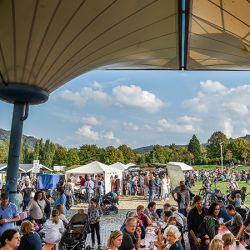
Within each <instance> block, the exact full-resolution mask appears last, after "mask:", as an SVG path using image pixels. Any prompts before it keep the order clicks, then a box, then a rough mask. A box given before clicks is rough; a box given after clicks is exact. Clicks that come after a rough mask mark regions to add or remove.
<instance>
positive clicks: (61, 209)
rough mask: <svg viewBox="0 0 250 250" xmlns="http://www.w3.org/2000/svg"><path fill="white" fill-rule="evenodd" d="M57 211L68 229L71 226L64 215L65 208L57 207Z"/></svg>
mask: <svg viewBox="0 0 250 250" xmlns="http://www.w3.org/2000/svg"><path fill="white" fill-rule="evenodd" d="M56 209H57V210H58V212H59V219H60V220H62V222H63V225H64V226H65V227H66V226H67V225H68V224H69V221H68V220H67V218H66V217H65V215H64V211H63V206H62V204H60V205H57V206H56Z"/></svg>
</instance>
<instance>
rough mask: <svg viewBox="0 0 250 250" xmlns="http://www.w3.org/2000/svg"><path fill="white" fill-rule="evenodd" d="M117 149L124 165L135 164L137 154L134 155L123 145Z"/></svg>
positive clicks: (130, 149) (131, 150)
mask: <svg viewBox="0 0 250 250" xmlns="http://www.w3.org/2000/svg"><path fill="white" fill-rule="evenodd" d="M118 149H119V150H120V151H121V152H122V154H123V158H124V163H125V164H126V163H130V162H133V163H136V160H137V157H138V156H137V154H136V153H135V151H134V150H133V149H132V148H130V147H128V146H127V145H125V144H123V145H121V146H119V147H118Z"/></svg>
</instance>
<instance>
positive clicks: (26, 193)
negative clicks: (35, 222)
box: [21, 180, 32, 211]
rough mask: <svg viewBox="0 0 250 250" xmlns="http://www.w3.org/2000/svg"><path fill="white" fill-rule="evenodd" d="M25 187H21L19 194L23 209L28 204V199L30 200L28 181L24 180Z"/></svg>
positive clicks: (30, 189) (30, 190)
mask: <svg viewBox="0 0 250 250" xmlns="http://www.w3.org/2000/svg"><path fill="white" fill-rule="evenodd" d="M24 185H25V187H24V188H23V189H22V191H21V194H22V195H23V211H24V210H25V209H26V207H27V206H28V204H29V202H30V200H31V192H32V188H31V187H30V184H29V181H27V180H26V181H25V184H24Z"/></svg>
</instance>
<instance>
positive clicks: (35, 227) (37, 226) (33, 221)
mask: <svg viewBox="0 0 250 250" xmlns="http://www.w3.org/2000/svg"><path fill="white" fill-rule="evenodd" d="M30 222H31V223H32V225H33V227H34V229H35V231H36V232H38V231H39V230H40V226H39V225H38V224H37V223H36V221H35V220H34V219H32V220H31V221H30Z"/></svg>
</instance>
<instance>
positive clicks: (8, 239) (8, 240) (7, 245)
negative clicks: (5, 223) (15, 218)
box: [0, 229, 20, 250]
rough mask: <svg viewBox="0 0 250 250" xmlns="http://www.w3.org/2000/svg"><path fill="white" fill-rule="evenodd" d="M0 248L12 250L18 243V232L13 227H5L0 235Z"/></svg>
mask: <svg viewBox="0 0 250 250" xmlns="http://www.w3.org/2000/svg"><path fill="white" fill-rule="evenodd" d="M1 243H2V247H1V248H0V250H14V249H16V248H17V247H18V246H19V245H20V234H19V233H18V231H17V230H15V229H7V230H6V231H4V233H3V234H2V237H1Z"/></svg>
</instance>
